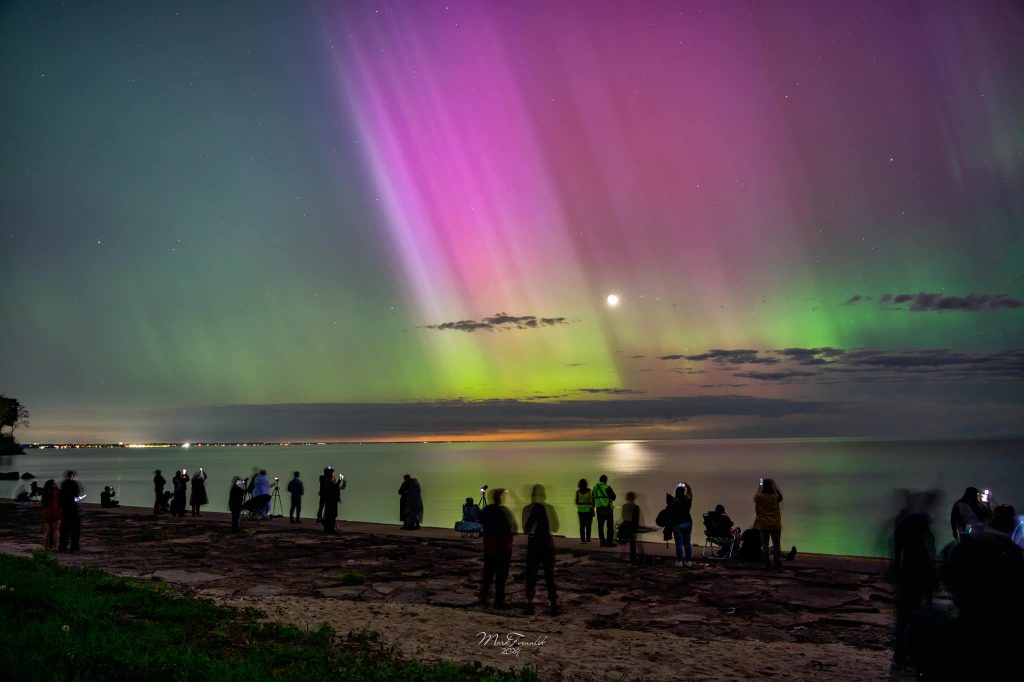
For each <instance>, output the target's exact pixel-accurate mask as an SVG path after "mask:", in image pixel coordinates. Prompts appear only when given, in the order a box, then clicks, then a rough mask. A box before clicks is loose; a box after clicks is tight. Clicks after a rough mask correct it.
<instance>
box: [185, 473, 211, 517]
mask: <svg viewBox="0 0 1024 682" xmlns="http://www.w3.org/2000/svg"><path fill="white" fill-rule="evenodd" d="M209 502H210V498H209V497H208V496H207V494H206V472H205V471H203V467H199V471H197V472H196V473H195V474H193V476H192V494H191V495H189V498H188V504H189V506H190V507H192V516H199V508H200V507H202V506H203V505H204V504H208V503H209Z"/></svg>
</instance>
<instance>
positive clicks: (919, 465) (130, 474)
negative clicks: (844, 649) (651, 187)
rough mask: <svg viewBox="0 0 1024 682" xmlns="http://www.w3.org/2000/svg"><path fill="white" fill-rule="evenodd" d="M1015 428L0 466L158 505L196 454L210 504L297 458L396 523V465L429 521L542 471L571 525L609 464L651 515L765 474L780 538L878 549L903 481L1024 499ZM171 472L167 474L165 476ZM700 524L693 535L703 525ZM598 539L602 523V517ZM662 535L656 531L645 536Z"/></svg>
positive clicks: (942, 515)
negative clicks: (578, 500)
mask: <svg viewBox="0 0 1024 682" xmlns="http://www.w3.org/2000/svg"><path fill="white" fill-rule="evenodd" d="M1022 447H1024V442H1021V441H992V442H990V441H952V442H937V441H930V442H911V441H900V442H877V441H848V440H714V441H612V442H604V441H601V442H537V443H487V444H481V443H473V444H468V443H467V444H373V443H370V444H359V445H327V446H265V447H251V446H250V447H206V448H199V447H192V448H187V449H184V448H166V449H163V448H161V449H155V448H154V449H125V448H111V449H82V450H29V451H28V453H29V454H26V455H22V456H16V457H0V471H19V472H24V471H29V472H31V473H33V474H35V475H36V476H38V477H39V478H40V485H41V484H42V483H43V481H45V479H47V478H58V479H59V476H60V474H61V472H62V471H63V470H65V469H68V468H74V469H76V470H77V471H78V472H79V477H80V480H81V483H82V484H83V486H84V488H85V490H86V491H87V492H88V493H89V501H90V502H99V495H100V492H101V491H102V489H103V486H104V485H113V486H114V487H115V488H116V489H117V492H118V496H119V497H120V499H121V502H122V504H126V505H138V506H151V505H152V503H153V492H152V478H153V470H154V469H157V468H159V469H162V470H163V472H164V477H165V478H167V479H168V481H169V480H170V479H171V476H172V475H173V472H174V470H175V469H179V468H181V467H183V466H184V467H187V468H188V469H189V471H190V472H191V471H194V470H195V469H198V468H199V467H200V466H201V467H204V468H205V469H206V471H207V472H208V474H209V480H208V481H207V489H208V491H209V494H210V505H208V506H207V507H205V509H207V510H211V511H224V510H226V508H227V496H228V491H229V485H230V480H231V476H232V475H236V474H237V475H241V476H249V475H251V474H252V472H253V469H254V468H259V467H263V468H266V469H267V470H268V472H269V474H270V476H271V477H273V476H279V477H280V478H281V484H282V486H281V487H282V501H283V502H284V504H285V505H286V506H285V510H284V513H285V514H287V504H288V500H287V497H288V496H287V493H285V491H284V484H285V483H286V482H287V481H288V480H289V479H290V478H291V475H292V471H294V470H299V471H300V472H301V473H302V479H303V481H304V482H305V484H306V491H307V494H306V497H305V500H304V503H303V510H302V511H303V516H304V517H307V518H312V517H315V515H316V506H317V495H316V492H317V475H318V474H319V473H320V472H322V470H323V468H324V467H325V466H328V465H330V466H333V467H334V468H335V469H337V470H338V471H339V472H341V473H343V474H345V478H346V479H347V480H348V489H347V490H345V492H344V493H342V506H341V517H342V518H343V519H348V520H356V521H374V522H383V523H397V521H398V495H397V491H398V486H399V485H400V484H401V479H402V474H405V473H409V474H411V475H413V476H415V477H417V478H419V480H420V484H421V486H422V488H423V500H424V505H425V515H424V516H425V518H424V524H425V525H428V526H444V527H451V526H452V524H453V523H454V522H455V521H456V520H457V519H458V518H459V517H460V513H461V511H460V510H461V506H462V503H463V501H464V500H465V498H466V497H469V496H471V497H473V498H478V497H479V496H480V487H481V486H482V485H485V484H486V485H489V486H490V487H491V488H494V487H499V486H500V487H505V488H508V489H509V491H510V495H509V496H508V498H507V504H508V505H509V506H510V507H512V508H513V510H514V511H515V512H516V513H518V512H519V510H521V508H522V507H523V506H524V505H525V504H527V503H529V500H530V489H531V488H532V486H533V484H535V483H543V484H544V485H545V486H546V489H547V495H548V502H550V503H551V504H552V505H554V507H555V509H556V511H557V513H558V516H559V519H560V521H561V530H560V533H561V534H564V535H568V536H573V535H575V534H576V530H577V522H576V514H575V507H574V506H573V492H574V490H575V488H576V482H577V480H579V479H580V478H581V477H583V478H586V479H587V480H588V481H589V482H590V483H591V485H592V484H593V483H594V482H596V481H597V478H598V476H600V475H601V474H602V473H604V474H607V475H608V477H609V483H610V484H611V485H612V487H613V488H614V489H615V491H616V492H617V493H618V495H619V502H620V503H621V502H622V501H624V498H625V493H626V491H628V490H633V491H635V492H636V493H637V494H638V496H639V502H640V505H641V509H642V511H643V517H644V519H643V520H644V522H646V523H648V524H651V525H653V522H654V517H655V516H656V515H657V513H658V511H659V510H660V509H661V507H662V506H663V503H664V496H665V493H666V492H670V491H672V490H674V488H675V485H676V483H677V482H679V481H686V482H687V483H688V484H689V485H691V487H692V488H693V490H694V504H693V509H694V512H695V515H694V516H695V519H696V520H697V523H696V524H695V525H696V526H698V528H699V527H700V520H699V516H698V515H697V512H701V511H706V510H709V509H712V508H713V507H714V506H715V504H724V505H725V507H726V510H727V512H728V513H729V514H730V516H732V518H733V520H734V521H735V522H736V523H737V524H739V525H740V526H742V527H744V528H746V527H748V526H749V525H750V524H751V523H752V521H753V502H752V497H753V495H754V493H755V489H756V487H757V482H758V478H760V477H761V476H769V477H772V478H774V479H776V481H778V483H779V486H780V487H781V488H782V491H783V494H784V496H785V502H784V503H783V531H782V541H783V544H784V546H786V547H788V546H789V545H796V546H797V547H798V548H800V549H801V550H804V551H809V552H822V553H833V554H853V555H864V556H884V555H886V554H887V544H886V543H887V539H886V532H885V530H886V520H887V519H891V518H892V516H893V515H894V514H895V512H896V510H897V507H896V506H895V502H894V492H895V490H896V489H898V488H910V489H916V490H921V489H928V488H934V489H938V490H940V491H942V493H943V494H944V497H943V500H942V504H941V506H940V508H939V509H938V510H937V517H938V520H937V522H936V525H935V532H936V538H937V539H938V540H939V541H940V543H945V541H946V540H948V539H949V525H948V511H949V507H950V506H951V505H952V502H953V500H954V499H956V498H957V497H958V496H959V495H960V494H961V493H962V492H963V489H964V488H965V487H966V486H968V485H974V486H976V487H978V488H990V489H991V490H992V494H993V497H994V498H995V501H996V502H1009V503H1011V504H1015V506H1017V508H1018V510H1021V508H1022V507H1024V459H1022V458H1021V453H1022ZM23 485H24V483H22V482H18V483H15V482H7V481H2V482H0V495H3V496H5V497H13V496H14V495H15V494H16V492H17V490H18V489H19V488H20V487H22V486H23ZM169 487H170V486H168V488H169ZM698 528H695V529H694V542H695V543H696V542H697V540H698V538H701V539H703V533H702V532H701V531H700V530H698ZM594 537H595V539H596V537H597V532H596V529H595V531H594ZM656 537H660V533H659V534H658V535H657V536H654V535H650V536H648V539H656Z"/></svg>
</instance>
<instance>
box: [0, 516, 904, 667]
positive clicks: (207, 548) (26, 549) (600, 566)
mask: <svg viewBox="0 0 1024 682" xmlns="http://www.w3.org/2000/svg"><path fill="white" fill-rule="evenodd" d="M82 516H83V521H82V550H81V551H80V552H78V553H75V554H58V555H57V556H58V557H59V559H60V560H61V561H62V562H64V563H66V564H68V565H74V566H83V567H90V568H97V569H101V570H104V571H107V572H109V573H112V574H115V575H120V576H127V577H133V578H139V579H158V580H164V581H166V582H168V583H170V584H172V585H174V586H175V587H177V588H178V589H180V590H181V591H182V592H183V593H186V594H189V595H193V596H196V597H203V598H209V599H213V600H215V601H218V602H221V603H225V604H230V605H232V606H238V607H245V606H253V607H256V608H259V609H261V610H263V611H264V612H265V613H266V615H267V617H268V618H270V619H273V620H277V621H281V622H285V623H290V624H294V625H298V626H309V627H316V626H317V625H319V624H321V623H329V624H330V625H332V626H333V627H334V628H335V629H336V630H338V631H339V632H340V633H347V632H348V631H350V630H364V629H366V630H376V631H379V632H380V633H381V635H382V641H383V642H384V643H385V644H386V645H394V646H397V647H398V648H399V649H400V650H401V651H402V652H403V653H404V654H405V655H407V656H410V657H414V658H417V659H420V660H438V659H450V660H457V661H479V662H480V663H482V664H486V665H491V666H495V667H500V668H513V667H522V666H525V665H530V666H533V667H535V668H536V669H537V670H538V671H539V672H540V673H541V678H542V679H567V680H593V679H597V680H599V679H605V678H611V679H615V678H623V679H629V680H632V679H644V680H668V679H724V680H745V679H750V678H777V679H787V680H821V679H829V680H832V681H835V680H864V679H883V678H885V677H887V676H888V673H889V662H890V659H891V655H892V653H891V650H890V646H891V632H892V622H893V611H892V589H891V587H890V585H889V584H888V583H887V582H886V579H885V575H884V572H885V569H886V565H887V562H885V561H884V560H879V559H869V558H852V557H837V556H824V555H803V554H801V555H798V556H797V558H796V560H795V561H793V562H791V563H787V564H786V566H785V570H784V571H783V572H781V573H776V572H774V571H767V570H765V569H763V568H761V567H759V566H756V565H751V564H743V563H740V562H727V563H721V562H701V561H700V560H699V558H698V559H697V560H696V561H695V564H694V566H693V567H692V568H690V569H678V568H675V567H674V565H673V559H674V556H672V550H671V549H670V548H667V547H666V545H665V544H664V543H660V542H659V543H644V550H645V551H646V553H647V554H648V555H652V556H656V557H658V558H659V560H660V563H657V564H655V565H653V566H641V567H635V568H634V567H630V566H629V565H628V564H627V563H626V560H625V558H626V557H625V548H624V547H617V548H612V549H605V548H600V547H598V546H597V543H596V541H595V543H594V544H589V545H581V544H580V543H579V541H578V540H574V539H571V538H558V539H557V541H556V547H557V551H558V553H557V565H556V581H557V585H558V592H559V601H560V602H561V604H562V607H563V613H562V614H561V615H559V616H557V617H552V616H550V615H548V614H547V609H546V597H545V591H544V587H543V580H541V584H540V585H539V586H538V592H537V607H538V608H537V615H534V616H525V615H523V611H522V606H523V605H524V604H525V595H524V589H525V576H524V571H525V559H526V548H525V538H524V537H522V536H518V537H517V538H516V547H515V551H514V555H513V563H512V569H511V573H510V578H509V585H508V590H507V593H508V599H509V600H510V601H511V602H512V604H513V610H512V611H509V612H496V611H493V610H489V609H486V608H483V607H480V606H477V605H476V604H475V602H476V591H477V586H478V583H479V578H480V573H481V567H482V560H481V552H480V540H478V539H472V538H463V537H461V536H460V534H459V533H456V532H455V531H453V530H447V529H437V528H429V529H428V528H424V529H422V530H420V531H415V532H413V531H402V530H400V529H399V527H398V526H388V525H380V524H366V523H343V524H342V528H343V532H342V534H341V535H339V536H327V535H324V534H323V533H322V532H320V531H319V529H318V527H315V526H314V525H313V524H312V523H311V522H309V521H306V522H305V523H303V524H291V523H289V522H288V520H287V519H274V520H272V521H264V522H261V523H258V524H249V525H247V526H246V529H245V533H244V535H242V536H233V535H232V534H231V533H230V518H229V517H228V515H227V514H222V513H214V512H207V513H204V514H203V515H202V517H200V518H191V517H186V518H184V519H178V518H169V517H154V516H153V515H152V513H151V512H150V510H148V509H140V508H121V509H114V510H104V509H99V508H98V506H96V505H83V514H82ZM40 523H41V522H40V512H39V510H38V509H36V508H31V507H21V506H18V505H15V504H12V503H0V552H4V553H7V554H16V555H25V554H28V553H30V552H31V551H33V550H38V549H40V547H41V530H40ZM784 539H785V538H784ZM694 554H695V557H699V556H700V550H699V548H695V552H694ZM349 571H358V572H359V573H362V574H363V575H364V576H365V578H366V582H365V584H364V585H355V586H347V585H342V577H343V576H344V575H345V574H346V573H348V572H349ZM481 633H486V634H487V635H498V637H497V638H494V639H492V641H491V642H490V643H489V644H487V643H485V644H481V639H482V638H483V637H484V635H482V634H481ZM510 633H513V634H512V635H511V639H512V640H513V641H518V642H519V645H518V646H511V647H509V646H498V645H497V643H496V642H495V641H494V640H495V639H496V640H499V641H502V642H505V641H508V640H509V635H510Z"/></svg>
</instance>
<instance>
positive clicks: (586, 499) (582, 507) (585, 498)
mask: <svg viewBox="0 0 1024 682" xmlns="http://www.w3.org/2000/svg"><path fill="white" fill-rule="evenodd" d="M576 511H578V512H579V513H581V514H586V513H587V512H589V511H594V493H592V492H590V491H589V490H588V491H586V492H583V491H582V490H577V491H576Z"/></svg>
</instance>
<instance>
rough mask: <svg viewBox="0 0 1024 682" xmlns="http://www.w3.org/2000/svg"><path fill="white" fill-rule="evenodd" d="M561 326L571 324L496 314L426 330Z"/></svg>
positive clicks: (531, 316) (490, 330)
mask: <svg viewBox="0 0 1024 682" xmlns="http://www.w3.org/2000/svg"><path fill="white" fill-rule="evenodd" d="M561 324H569V321H568V320H566V319H565V318H564V317H536V316H534V315H509V314H508V313H495V314H494V315H491V316H490V317H485V318H483V319H480V320H455V321H453V322H441V323H439V324H428V325H425V326H424V327H423V328H424V329H433V330H435V331H450V330H454V331H460V332H475V331H481V330H482V331H489V332H492V331H506V330H509V329H537V328H539V327H553V326H556V325H561Z"/></svg>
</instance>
